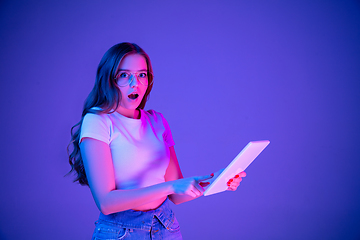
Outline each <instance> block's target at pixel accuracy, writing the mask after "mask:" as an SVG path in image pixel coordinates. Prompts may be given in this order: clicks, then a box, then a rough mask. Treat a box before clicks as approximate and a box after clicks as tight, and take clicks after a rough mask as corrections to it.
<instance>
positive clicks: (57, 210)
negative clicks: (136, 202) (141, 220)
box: [0, 0, 360, 240]
mask: <svg viewBox="0 0 360 240" xmlns="http://www.w3.org/2000/svg"><path fill="white" fill-rule="evenodd" d="M0 39H1V49H2V50H1V52H0V61H1V66H0V76H1V80H0V101H1V103H2V111H1V125H0V127H1V129H0V131H1V135H0V141H1V144H0V152H1V161H0V181H1V182H2V184H1V198H0V215H1V218H0V239H11V240H13V239H29V238H30V239H49V238H50V239H54V240H56V239H90V237H91V234H92V231H93V229H94V224H93V223H94V221H95V220H96V219H97V217H98V213H99V212H98V209H97V208H96V206H95V204H94V201H93V199H92V196H91V193H90V191H89V189H88V188H87V187H82V186H80V185H78V184H73V183H72V179H73V178H72V177H63V176H64V175H65V174H66V173H67V172H68V171H69V169H70V166H69V164H68V162H67V161H68V160H67V154H66V146H67V144H68V143H69V141H70V128H71V126H73V125H74V124H75V123H77V122H78V121H79V120H80V116H81V111H82V105H83V102H84V100H85V98H86V97H87V95H88V94H89V92H90V90H91V88H92V86H93V84H94V79H95V73H96V68H97V65H98V63H99V61H100V59H101V57H102V55H103V54H104V53H105V51H106V50H107V49H108V48H110V47H111V46H112V45H114V44H116V43H118V42H123V41H129V42H135V43H137V44H139V45H140V46H141V47H142V48H143V49H144V50H145V51H146V52H147V53H148V54H149V56H150V58H151V60H152V64H153V68H154V74H155V79H154V80H155V83H154V87H153V91H152V93H151V96H150V101H149V102H148V105H147V106H146V109H155V110H157V111H159V112H161V113H163V114H164V116H165V117H166V118H167V120H168V122H169V124H170V127H171V129H172V133H173V136H174V139H175V142H176V145H175V149H176V151H177V155H178V159H179V162H180V166H181V168H182V171H183V173H184V176H187V177H189V176H195V175H205V174H209V173H211V172H214V171H217V170H218V169H220V168H223V167H225V166H226V165H227V164H228V163H229V162H230V161H231V160H232V159H233V157H235V156H236V155H237V154H238V152H239V151H240V150H241V149H242V148H243V147H244V146H245V145H246V144H247V142H249V141H250V140H263V139H269V140H270V141H271V143H270V145H269V147H268V148H267V149H265V151H264V152H263V153H262V154H261V155H260V156H259V157H258V159H256V161H254V162H253V164H252V165H250V167H249V168H248V170H247V174H248V176H247V177H246V178H244V180H243V182H242V183H241V185H240V187H239V189H238V190H237V191H236V192H225V193H221V194H216V195H212V196H209V197H202V198H200V199H197V200H195V201H192V202H188V203H184V204H181V205H178V206H173V209H174V211H175V213H176V215H177V218H178V220H179V222H180V225H181V229H182V233H183V236H184V239H246V240H251V239H359V238H360V205H359V202H360V191H359V189H360V178H359V167H360V158H359V154H358V153H359V150H360V147H359V143H358V139H359V137H358V136H359V134H360V129H359V123H360V108H359V103H360V81H359V80H360V67H359V64H360V3H359V1H355V0H352V1H351V0H347V1H320V0H319V1H308V0H305V1H300V2H299V1H285V0H282V1H281V0H280V1H261V0H254V1H244V0H241V1H235V0H234V1H220V0H216V1H215V0H214V1H203V0H199V1H189V0H183V1H160V0H154V1H145V0H134V1H124V0H116V1H115V0H108V1H44V0H39V1H20V0H13V1H8V0H4V1H1V3H0Z"/></svg>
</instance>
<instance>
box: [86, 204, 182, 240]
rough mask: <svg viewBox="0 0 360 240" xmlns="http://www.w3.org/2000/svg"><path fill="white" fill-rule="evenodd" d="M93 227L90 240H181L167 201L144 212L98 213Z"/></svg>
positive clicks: (177, 224)
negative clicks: (97, 218)
mask: <svg viewBox="0 0 360 240" xmlns="http://www.w3.org/2000/svg"><path fill="white" fill-rule="evenodd" d="M95 225H96V227H95V231H94V234H93V236H92V240H100V239H114V240H115V239H117V240H119V239H129V240H131V239H136V240H140V239H144V240H145V239H146V240H149V239H152V240H157V239H166V240H167V239H173V240H181V239H182V236H181V232H180V226H179V223H178V221H177V220H176V218H175V215H174V212H173V211H172V210H171V208H170V206H169V200H168V199H166V200H165V201H164V202H163V203H162V204H161V205H160V206H159V207H158V208H157V209H154V210H150V211H146V212H144V211H135V210H127V211H123V212H118V213H113V214H109V215H104V214H102V213H100V216H99V220H98V221H96V222H95Z"/></svg>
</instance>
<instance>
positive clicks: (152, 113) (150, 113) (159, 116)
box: [143, 109, 165, 122]
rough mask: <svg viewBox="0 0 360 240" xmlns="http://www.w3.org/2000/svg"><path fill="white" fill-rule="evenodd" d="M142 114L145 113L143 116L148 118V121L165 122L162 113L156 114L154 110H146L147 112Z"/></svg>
mask: <svg viewBox="0 0 360 240" xmlns="http://www.w3.org/2000/svg"><path fill="white" fill-rule="evenodd" d="M143 112H144V113H145V115H146V116H147V117H148V118H150V119H153V120H155V121H161V122H162V121H164V120H165V118H164V116H163V114H162V113H160V112H157V111H155V110H153V109H150V110H147V111H143Z"/></svg>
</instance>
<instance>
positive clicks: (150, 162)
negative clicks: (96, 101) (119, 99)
mask: <svg viewBox="0 0 360 240" xmlns="http://www.w3.org/2000/svg"><path fill="white" fill-rule="evenodd" d="M140 111H141V113H140V114H141V115H140V119H132V118H127V117H125V116H123V115H121V114H119V113H117V112H114V113H111V114H99V115H98V114H92V113H88V114H86V115H85V117H84V119H83V123H82V126H81V133H80V142H81V140H82V139H83V138H85V137H89V138H94V139H97V140H100V141H102V142H105V143H107V144H109V147H110V150H111V155H112V160H113V163H114V171H115V182H116V187H117V189H135V188H141V187H147V186H151V185H154V184H158V183H162V182H164V181H165V179H164V175H165V172H166V169H167V167H168V165H169V160H170V151H169V147H171V146H173V145H174V144H175V143H174V140H173V138H172V134H171V131H170V127H169V124H168V123H167V121H166V120H165V118H164V117H163V115H162V114H161V113H158V112H155V111H154V110H149V111H144V110H140Z"/></svg>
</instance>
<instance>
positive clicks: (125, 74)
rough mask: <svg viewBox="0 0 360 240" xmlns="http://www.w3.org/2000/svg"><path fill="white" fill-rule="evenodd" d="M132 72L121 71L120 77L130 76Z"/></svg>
mask: <svg viewBox="0 0 360 240" xmlns="http://www.w3.org/2000/svg"><path fill="white" fill-rule="evenodd" d="M129 76H130V74H129V73H127V72H120V73H119V75H118V78H129Z"/></svg>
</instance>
